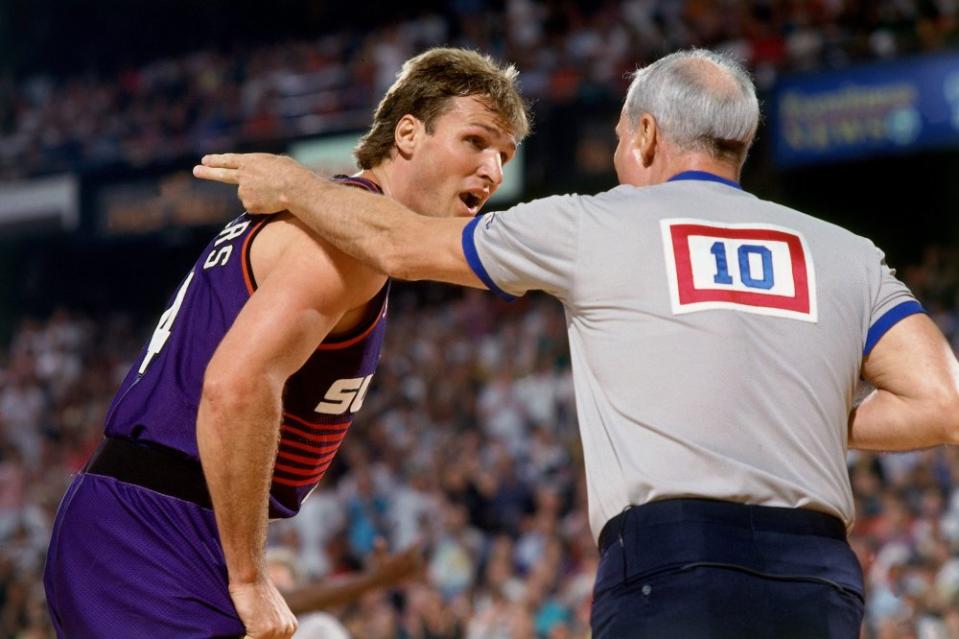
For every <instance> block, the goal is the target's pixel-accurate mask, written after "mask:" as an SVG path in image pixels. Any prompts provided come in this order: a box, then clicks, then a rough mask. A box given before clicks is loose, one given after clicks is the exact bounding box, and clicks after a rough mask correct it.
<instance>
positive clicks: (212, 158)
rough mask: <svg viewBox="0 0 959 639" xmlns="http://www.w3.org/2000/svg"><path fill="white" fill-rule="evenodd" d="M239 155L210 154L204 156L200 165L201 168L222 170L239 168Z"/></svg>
mask: <svg viewBox="0 0 959 639" xmlns="http://www.w3.org/2000/svg"><path fill="white" fill-rule="evenodd" d="M240 155H241V154H240V153H211V154H209V155H204V156H203V159H202V160H200V163H201V164H203V166H216V167H220V168H223V169H238V168H240Z"/></svg>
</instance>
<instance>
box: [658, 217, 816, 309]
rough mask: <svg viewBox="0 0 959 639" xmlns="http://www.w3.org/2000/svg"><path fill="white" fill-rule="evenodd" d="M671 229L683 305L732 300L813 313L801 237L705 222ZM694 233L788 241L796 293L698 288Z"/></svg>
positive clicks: (721, 236) (771, 230)
mask: <svg viewBox="0 0 959 639" xmlns="http://www.w3.org/2000/svg"><path fill="white" fill-rule="evenodd" d="M669 231H670V233H671V235H672V242H673V257H674V260H675V264H676V283H677V284H678V287H677V288H678V289H679V303H680V304H681V305H684V304H696V303H699V302H729V303H732V304H744V305H746V306H759V307H766V308H779V309H783V310H786V311H793V312H796V313H805V314H808V313H809V312H810V306H809V279H808V274H807V271H806V253H805V251H804V250H803V245H802V241H801V240H800V239H799V236H797V235H794V234H792V233H786V232H784V231H776V230H773V229H739V228H723V227H717V226H707V225H705V224H671V225H670V227H669ZM691 235H703V236H706V237H716V238H721V239H727V240H769V241H775V242H783V243H785V244H786V245H787V246H788V247H789V259H790V260H791V261H792V267H793V268H792V270H793V291H794V294H793V295H792V296H791V297H789V296H786V295H767V294H762V293H746V292H744V291H730V290H723V289H714V288H707V289H697V288H695V287H694V286H693V264H692V260H691V259H690V257H689V236H691Z"/></svg>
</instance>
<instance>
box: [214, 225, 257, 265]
mask: <svg viewBox="0 0 959 639" xmlns="http://www.w3.org/2000/svg"><path fill="white" fill-rule="evenodd" d="M249 226H250V221H249V220H247V221H245V222H240V223H238V224H233V225H231V226H228V227H226V228H224V229H223V230H222V231H220V233H219V234H218V235H217V236H216V239H215V240H214V241H213V250H212V251H210V254H209V255H207V256H206V260H204V262H203V270H206V269H210V268H213V267H214V266H226V263H227V262H229V261H230V256H231V255H233V245H232V244H227V245H226V246H220V245H221V244H223V243H224V242H229V241H230V240H235V239H236V238H238V237H240V236H241V235H243V233H245V232H246V229H247V228H249ZM217 247H219V248H217Z"/></svg>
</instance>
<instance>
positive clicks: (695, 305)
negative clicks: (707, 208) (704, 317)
mask: <svg viewBox="0 0 959 639" xmlns="http://www.w3.org/2000/svg"><path fill="white" fill-rule="evenodd" d="M660 227H661V230H662V236H663V249H664V254H665V259H666V274H667V277H668V279H669V289H670V298H671V302H672V310H673V313H674V314H681V313H693V312H697V311H706V310H715V309H728V310H735V311H741V312H746V313H758V314H761V315H772V316H776V317H788V318H792V319H799V320H804V321H807V322H815V321H817V312H816V281H815V272H814V269H813V263H812V256H811V255H810V253H809V250H808V248H807V246H806V241H805V240H804V239H803V237H802V235H800V234H799V233H798V232H796V231H793V230H791V229H786V228H782V227H777V226H772V225H768V224H730V225H727V224H718V223H716V222H708V221H704V220H691V219H666V220H662V221H661V222H660Z"/></svg>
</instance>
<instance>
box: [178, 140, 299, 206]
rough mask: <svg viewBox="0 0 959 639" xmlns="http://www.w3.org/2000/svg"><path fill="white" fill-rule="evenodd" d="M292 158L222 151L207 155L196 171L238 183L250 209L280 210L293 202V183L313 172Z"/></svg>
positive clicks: (241, 195)
mask: <svg viewBox="0 0 959 639" xmlns="http://www.w3.org/2000/svg"><path fill="white" fill-rule="evenodd" d="M309 172H310V170H309V169H307V168H306V167H305V166H303V165H302V164H300V163H298V162H296V161H295V160H293V159H292V158H289V157H285V156H280V155H271V154H269V153H221V154H213V155H205V156H203V159H202V160H201V164H198V165H196V166H194V167H193V175H194V176H196V177H198V178H201V179H204V180H212V181H214V182H223V183H225V184H236V185H237V197H239V198H240V201H241V202H242V203H243V207H244V208H245V209H246V210H247V211H249V212H250V213H276V212H278V211H283V210H285V209H286V208H287V207H288V205H289V202H290V199H291V198H290V197H289V195H290V194H289V191H288V189H289V188H291V187H290V185H294V184H296V183H297V182H298V180H297V176H298V175H300V174H302V173H309Z"/></svg>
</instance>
